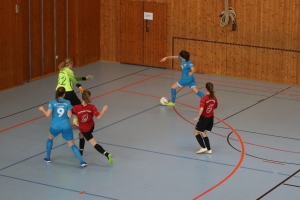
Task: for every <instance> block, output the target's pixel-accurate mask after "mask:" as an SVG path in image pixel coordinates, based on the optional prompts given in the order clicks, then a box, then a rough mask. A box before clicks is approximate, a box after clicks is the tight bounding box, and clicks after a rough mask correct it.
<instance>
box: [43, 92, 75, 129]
mask: <svg viewBox="0 0 300 200" xmlns="http://www.w3.org/2000/svg"><path fill="white" fill-rule="evenodd" d="M58 102H59V103H58ZM58 102H57V101H56V99H54V100H51V101H50V103H49V106H48V109H50V110H52V120H51V125H50V127H51V128H53V129H67V128H71V123H70V119H69V117H68V111H69V110H71V109H72V108H71V103H70V101H68V100H66V99H63V98H59V99H58Z"/></svg>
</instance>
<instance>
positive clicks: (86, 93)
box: [82, 90, 91, 104]
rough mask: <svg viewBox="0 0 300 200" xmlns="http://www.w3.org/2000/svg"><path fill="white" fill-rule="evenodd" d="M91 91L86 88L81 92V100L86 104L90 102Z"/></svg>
mask: <svg viewBox="0 0 300 200" xmlns="http://www.w3.org/2000/svg"><path fill="white" fill-rule="evenodd" d="M90 97H91V92H90V91H88V90H85V91H84V92H83V93H82V100H83V101H84V102H85V103H86V104H88V103H91V99H90Z"/></svg>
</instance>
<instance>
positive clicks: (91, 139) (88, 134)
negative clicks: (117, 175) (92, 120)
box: [82, 126, 114, 164]
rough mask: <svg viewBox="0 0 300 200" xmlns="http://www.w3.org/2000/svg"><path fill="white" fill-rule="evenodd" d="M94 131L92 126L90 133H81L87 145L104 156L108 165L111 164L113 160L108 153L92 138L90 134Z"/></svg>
mask: <svg viewBox="0 0 300 200" xmlns="http://www.w3.org/2000/svg"><path fill="white" fill-rule="evenodd" d="M93 131H94V126H93V127H92V128H91V130H90V131H88V132H84V133H82V134H83V136H84V138H85V139H86V140H87V141H89V143H90V144H91V145H92V146H93V147H94V148H95V149H96V150H97V151H98V152H99V153H101V154H103V155H105V156H106V158H107V159H108V161H109V163H110V164H113V162H114V160H113V157H112V154H110V153H108V152H107V151H106V150H104V149H103V147H102V146H101V145H100V144H98V142H97V141H96V139H95V138H94V136H93V134H92V132H93Z"/></svg>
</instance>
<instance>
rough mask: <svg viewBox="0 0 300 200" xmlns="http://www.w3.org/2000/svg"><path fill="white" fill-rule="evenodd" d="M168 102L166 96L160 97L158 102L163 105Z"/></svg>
mask: <svg viewBox="0 0 300 200" xmlns="http://www.w3.org/2000/svg"><path fill="white" fill-rule="evenodd" d="M168 102H169V100H168V98H167V97H162V98H161V99H160V104H161V105H163V106H165V105H166V104H167V103H168Z"/></svg>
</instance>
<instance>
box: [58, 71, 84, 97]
mask: <svg viewBox="0 0 300 200" xmlns="http://www.w3.org/2000/svg"><path fill="white" fill-rule="evenodd" d="M78 80H82V77H76V76H74V72H73V71H72V70H71V69H69V68H68V67H64V68H62V69H61V70H60V72H59V74H58V83H57V86H56V90H57V88H59V87H64V88H65V89H66V92H69V91H72V90H73V87H72V84H75V85H76V84H77V83H78Z"/></svg>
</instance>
